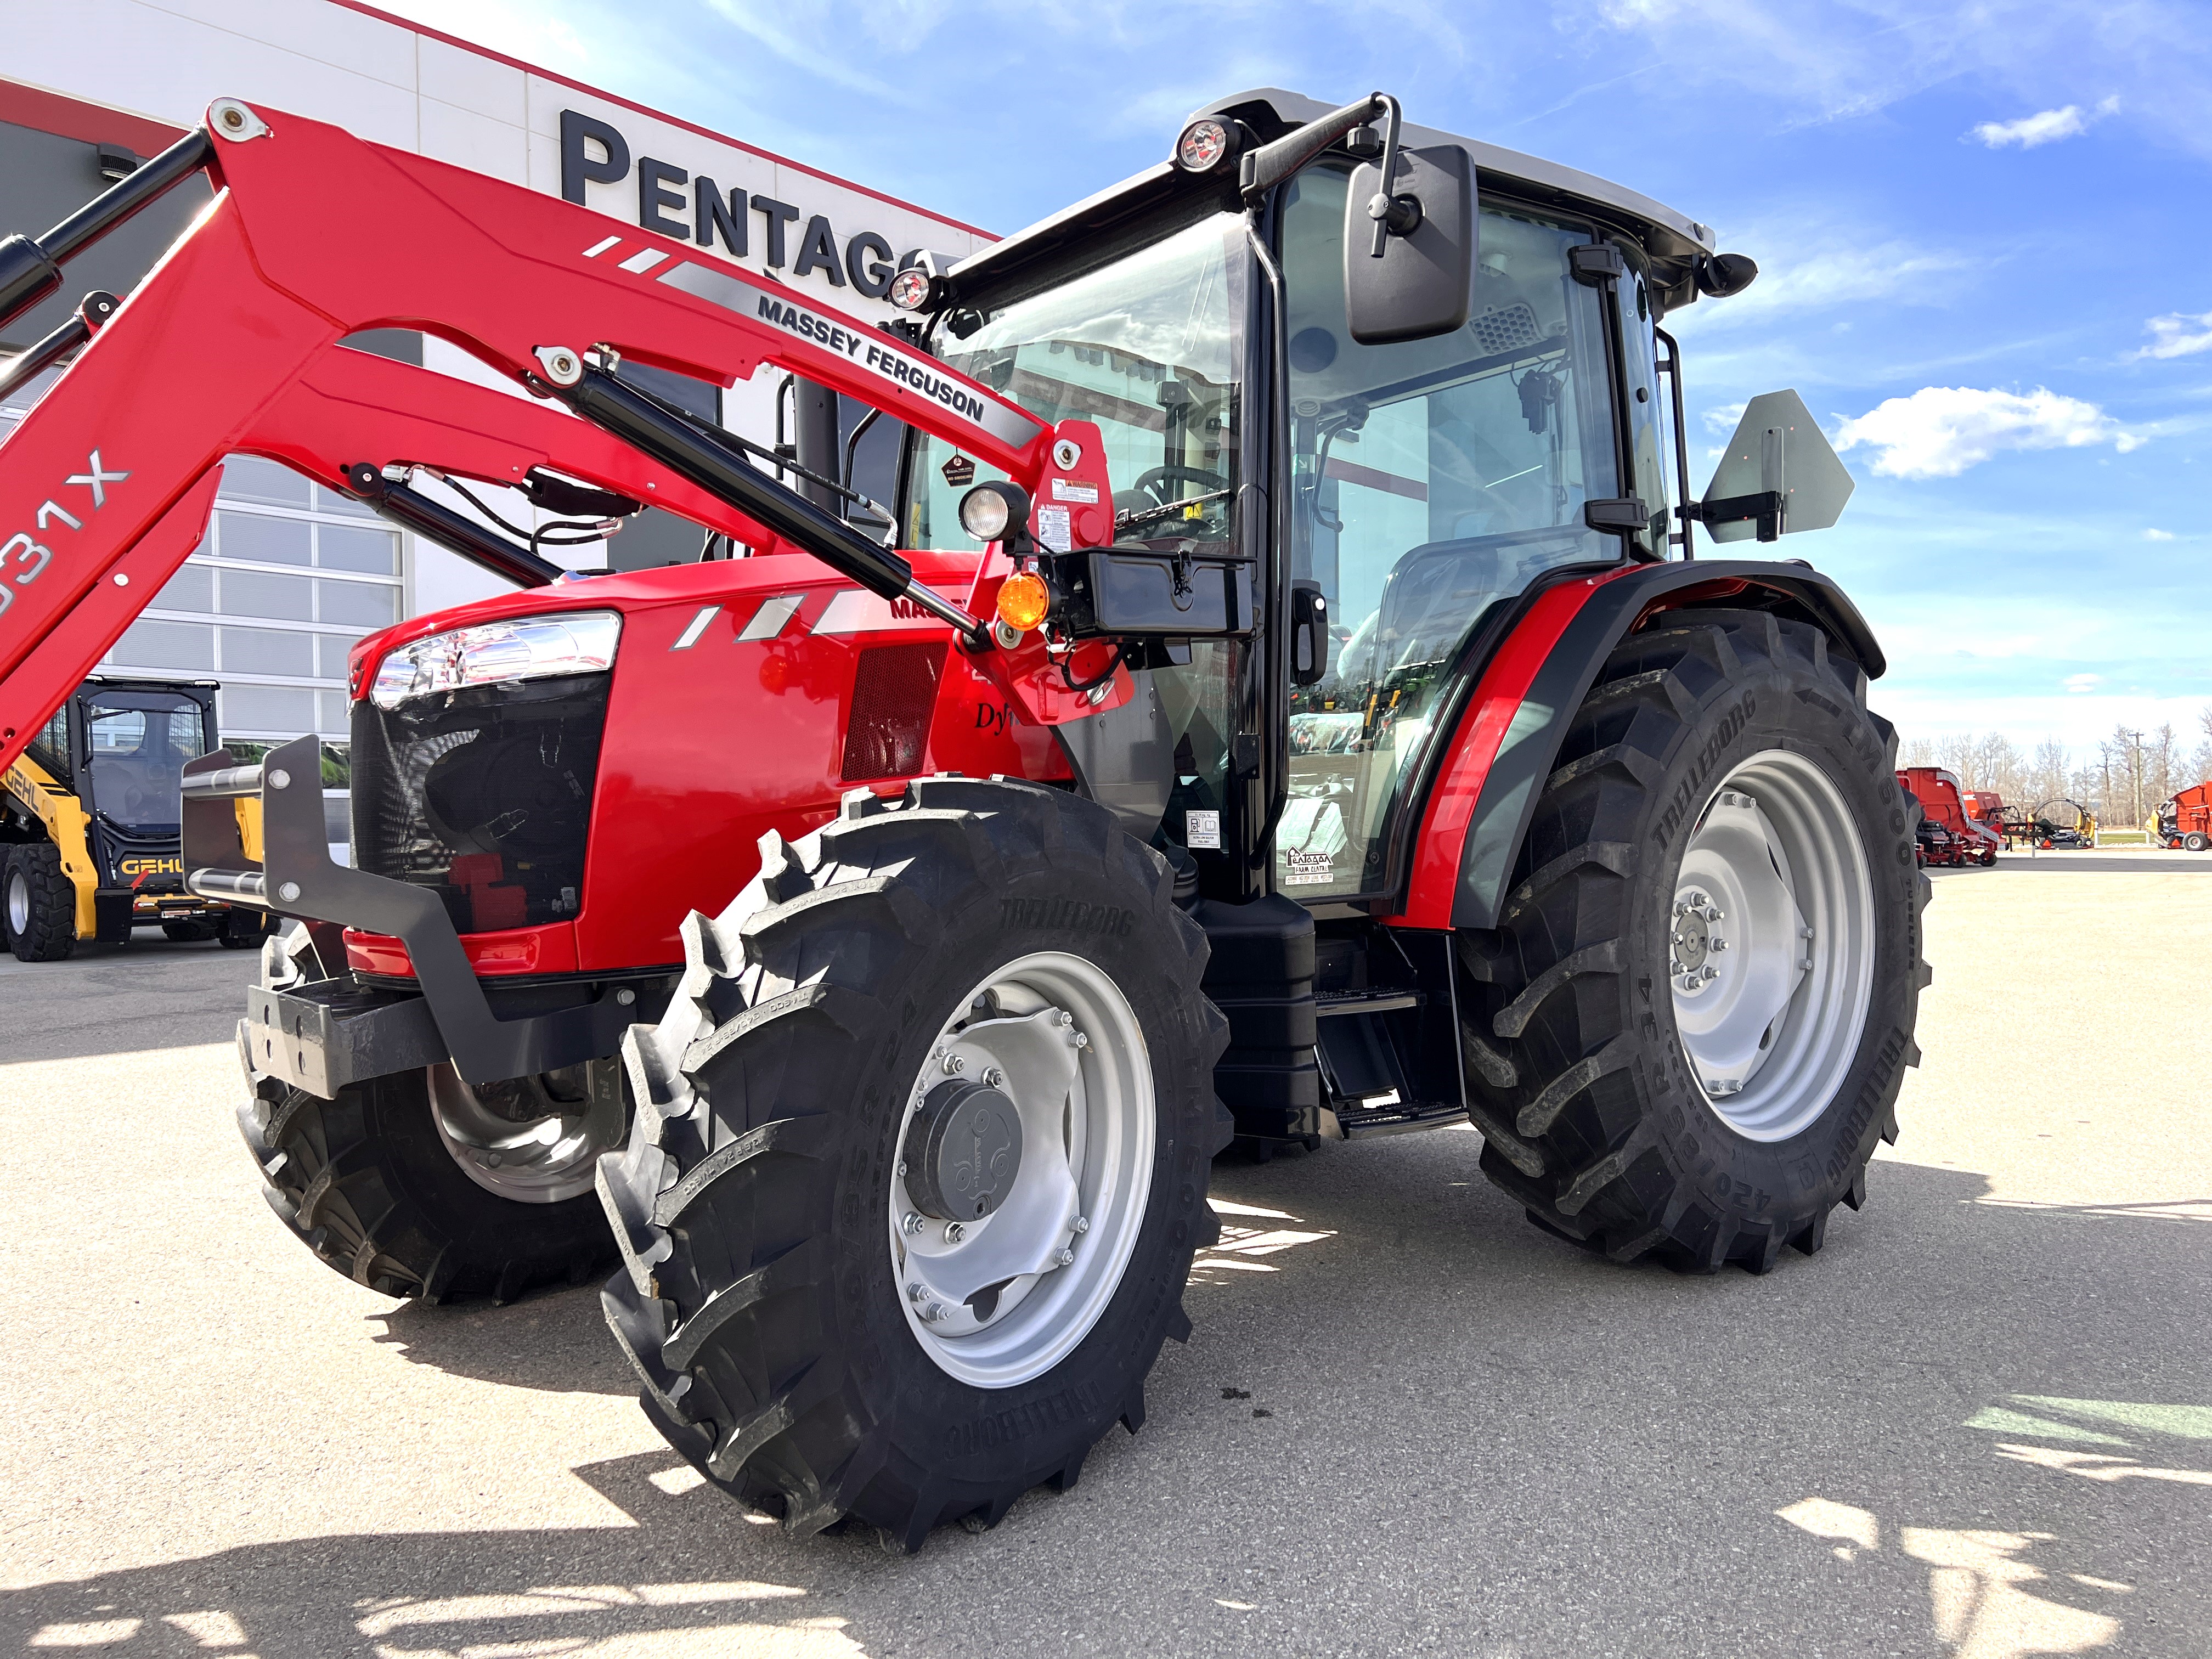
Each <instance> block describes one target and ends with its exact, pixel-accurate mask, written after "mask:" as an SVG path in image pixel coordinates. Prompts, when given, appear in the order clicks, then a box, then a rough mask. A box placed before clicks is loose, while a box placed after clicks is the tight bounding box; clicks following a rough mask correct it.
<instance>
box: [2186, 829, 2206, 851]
mask: <svg viewBox="0 0 2212 1659" xmlns="http://www.w3.org/2000/svg"><path fill="white" fill-rule="evenodd" d="M2181 844H2182V846H2183V847H2184V848H2186V849H2188V850H2189V851H2190V852H2192V853H2202V852H2203V851H2204V850H2205V849H2206V848H2212V836H2208V835H2206V834H2204V832H2203V831H2202V830H2201V829H2192V830H2191V831H2190V832H2189V833H2188V834H2187V835H2185V836H2183V837H2182V838H2181Z"/></svg>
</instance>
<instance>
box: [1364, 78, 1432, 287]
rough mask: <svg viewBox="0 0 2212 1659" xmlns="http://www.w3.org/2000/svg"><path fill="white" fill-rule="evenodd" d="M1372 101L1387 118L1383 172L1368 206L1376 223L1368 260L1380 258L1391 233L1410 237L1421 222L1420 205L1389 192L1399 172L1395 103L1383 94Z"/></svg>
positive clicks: (1384, 133) (1378, 94)
mask: <svg viewBox="0 0 2212 1659" xmlns="http://www.w3.org/2000/svg"><path fill="white" fill-rule="evenodd" d="M1374 101H1375V102H1376V103H1378V104H1380V105H1382V106H1383V115H1384V117H1385V121H1384V124H1383V171H1382V173H1381V174H1380V175H1379V176H1378V177H1377V179H1376V185H1377V186H1378V188H1377V189H1376V192H1375V194H1374V195H1373V196H1372V197H1370V198H1369V199H1368V203H1367V216H1368V217H1369V218H1370V219H1372V220H1373V221H1374V222H1375V245H1374V246H1372V247H1370V249H1369V250H1368V257H1369V258H1372V259H1379V258H1382V257H1383V249H1384V248H1385V247H1387V246H1389V242H1390V238H1391V236H1392V235H1393V234H1396V235H1400V236H1404V235H1407V234H1411V233H1412V231H1413V227H1414V226H1416V225H1418V224H1419V223H1420V222H1421V204H1419V202H1418V201H1416V200H1414V199H1413V197H1410V196H1408V197H1395V196H1393V195H1391V193H1390V180H1391V178H1392V177H1393V175H1395V173H1397V171H1398V100H1396V99H1395V98H1393V97H1391V96H1390V94H1388V93H1386V92H1378V93H1376V94H1375V99H1374Z"/></svg>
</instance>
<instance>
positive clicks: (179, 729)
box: [84, 691, 211, 836]
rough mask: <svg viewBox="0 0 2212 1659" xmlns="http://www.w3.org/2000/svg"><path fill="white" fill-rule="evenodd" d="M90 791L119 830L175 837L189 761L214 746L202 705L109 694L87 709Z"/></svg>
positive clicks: (167, 695)
mask: <svg viewBox="0 0 2212 1659" xmlns="http://www.w3.org/2000/svg"><path fill="white" fill-rule="evenodd" d="M84 726H85V757H86V759H87V761H88V765H87V767H86V769H85V778H86V787H85V790H84V793H85V794H86V795H87V796H88V798H89V799H88V803H87V804H88V805H90V806H91V808H92V810H93V811H94V812H96V813H97V814H99V816H100V817H101V818H102V819H104V820H105V821H106V822H107V823H109V824H111V825H112V826H113V827H114V828H116V829H120V830H123V831H125V832H126V833H128V834H131V835H137V836H174V835H175V834H177V829H178V818H179V807H178V801H179V792H180V783H181V780H182V777H183V774H184V769H185V762H186V761H188V760H191V758H192V757H195V756H196V755H198V754H200V753H202V752H203V751H204V750H206V749H208V748H209V747H210V746H211V745H210V744H209V743H208V742H207V741H206V740H205V739H206V733H205V732H204V731H203V729H202V726H203V719H202V715H201V713H200V706H199V704H197V702H193V701H192V700H191V698H190V697H184V696H177V695H176V694H175V693H173V692H167V691H105V692H102V693H100V695H99V696H94V697H91V698H88V699H87V701H86V703H85V710H84Z"/></svg>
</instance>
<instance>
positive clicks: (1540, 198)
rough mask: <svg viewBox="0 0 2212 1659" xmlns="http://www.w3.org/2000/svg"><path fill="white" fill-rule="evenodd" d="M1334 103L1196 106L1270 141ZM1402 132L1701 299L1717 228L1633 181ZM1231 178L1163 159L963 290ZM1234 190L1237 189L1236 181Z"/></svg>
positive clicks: (1682, 297) (1659, 280)
mask: <svg viewBox="0 0 2212 1659" xmlns="http://www.w3.org/2000/svg"><path fill="white" fill-rule="evenodd" d="M1334 107H1336V106H1334V105H1330V104H1324V103H1322V101H1321V100H1318V99H1314V98H1309V97H1307V96H1305V95H1304V94H1303V93H1296V92H1288V91H1285V90H1284V89H1283V88H1279V87H1262V88H1255V89H1253V90H1251V91H1247V92H1238V93H1232V94H1230V95H1229V96H1228V97H1225V98H1220V99H1216V100H1214V101H1213V102H1212V103H1210V104H1207V105H1206V106H1203V107H1202V108H1200V109H1197V110H1194V111H1193V112H1191V114H1190V116H1189V117H1188V119H1189V120H1195V119H1196V118H1198V117H1199V116H1201V115H1226V116H1233V117H1234V118H1237V119H1238V120H1240V121H1242V122H1243V123H1244V124H1245V125H1247V126H1249V127H1250V128H1251V129H1253V131H1255V133H1256V134H1257V135H1258V137H1259V138H1260V140H1261V143H1267V142H1269V141H1271V140H1273V139H1274V138H1277V137H1280V136H1281V135H1282V134H1284V133H1285V132H1288V131H1291V129H1292V128H1294V127H1297V126H1302V125H1304V124H1305V123H1307V122H1308V121H1311V120H1315V119H1317V118H1320V117H1322V116H1323V115H1327V114H1328V112H1330V111H1331V110H1332V109H1333V108H1334ZM1402 138H1403V142H1405V143H1407V144H1408V145H1410V146H1412V147H1413V148H1415V149H1428V148H1431V147H1435V146H1439V145H1443V144H1456V145H1458V146H1459V147H1460V148H1461V149H1464V150H1466V151H1467V153H1468V155H1470V156H1471V157H1473V159H1474V166H1475V172H1476V176H1477V179H1478V180H1479V181H1480V184H1481V185H1483V187H1485V188H1486V189H1492V190H1503V191H1504V192H1505V193H1506V194H1509V195H1513V196H1519V197H1527V198H1529V199H1530V200H1532V201H1534V202H1536V203H1538V204H1545V205H1550V206H1554V207H1558V208H1560V209H1563V210H1569V211H1574V212H1580V213H1584V214H1587V215H1589V216H1591V217H1593V218H1595V219H1597V220H1600V221H1601V222H1604V223H1605V224H1606V225H1607V226H1608V227H1609V228H1613V229H1615V230H1619V231H1624V232H1626V233H1627V234H1629V235H1630V236H1632V237H1633V238H1634V239H1635V240H1636V241H1637V242H1638V243H1639V244H1640V245H1641V246H1643V248H1644V252H1645V254H1646V255H1647V256H1648V257H1649V258H1650V260H1651V263H1652V265H1653V271H1652V279H1653V285H1654V287H1655V288H1656V289H1657V291H1658V292H1657V296H1656V297H1657V298H1658V299H1659V300H1660V302H1661V304H1662V306H1663V307H1667V308H1669V309H1671V308H1673V307H1676V306H1680V305H1684V304H1686V303H1688V302H1689V301H1691V300H1692V299H1694V298H1696V297H1697V291H1698V290H1697V284H1696V282H1695V280H1694V277H1695V272H1696V267H1697V264H1698V262H1699V260H1700V259H1701V258H1704V257H1705V255H1707V254H1710V253H1711V252H1713V251H1714V246H1715V244H1714V237H1713V232H1712V228H1711V226H1709V225H1705V224H1701V223H1699V222H1698V221H1696V220H1694V219H1691V218H1688V217H1686V216H1684V215H1682V214H1680V213H1677V212H1675V211H1674V209H1672V208H1670V207H1668V206H1665V205H1664V204H1661V203H1658V202H1655V201H1653V200H1652V199H1651V198H1650V197H1648V196H1645V195H1643V194H1641V193H1639V192H1638V191H1632V190H1630V189H1628V188H1627V187H1626V185H1616V184H1613V182H1611V181H1610V180H1608V179H1601V178H1599V177H1597V176H1596V175H1595V173H1583V172H1582V171H1581V170H1580V169H1578V168H1575V167H1565V166H1562V165H1561V164H1559V162H1557V161H1545V160H1544V159H1542V158H1541V156H1535V155H1523V154H1522V153H1521V152H1520V151H1518V150H1511V149H1504V148H1502V147H1501V146H1499V145H1497V144H1490V143H1483V142H1482V141H1481V140H1480V139H1475V138H1465V137H1461V136H1460V135H1458V134H1457V133H1451V132H1444V131H1440V130H1438V129H1437V128H1435V127H1425V126H1420V125H1416V124H1414V123H1413V122H1410V121H1409V122H1407V123H1406V125H1405V126H1404V127H1403V129H1402ZM1222 183H1223V181H1221V180H1219V179H1205V178H1197V177H1194V176H1193V175H1192V174H1190V173H1184V172H1182V170H1181V169H1179V168H1177V167H1175V166H1173V165H1172V164H1171V163H1170V162H1167V161H1160V162H1158V163H1156V164H1154V165H1153V166H1152V167H1147V168H1146V170H1145V171H1144V172H1142V173H1137V174H1134V175H1133V176H1132V177H1130V178H1127V179H1123V180H1122V181H1121V183H1120V184H1117V185H1111V186H1109V188H1107V189H1105V190H1102V191H1098V192H1097V194H1096V195H1094V196H1091V197H1085V199H1084V200H1082V201H1080V202H1078V203H1076V204H1074V205H1073V207H1068V208H1065V209H1062V210H1060V212H1058V213H1055V214H1054V215H1052V216H1050V217H1049V218H1046V219H1042V220H1039V221H1038V222H1036V224H1033V225H1030V227H1028V228H1026V229H1024V230H1018V231H1016V232H1015V233H1014V234H1012V235H1011V236H1008V237H1006V238H1005V239H1004V240H1000V241H998V242H994V243H993V244H992V245H991V246H988V247H985V248H982V249H980V250H979V251H977V252H975V253H973V254H970V255H969V257H968V258H965V259H963V260H961V261H959V262H958V263H957V264H953V265H952V266H951V270H950V272H949V273H948V274H949V276H950V277H951V287H952V289H953V292H954V293H955V295H963V296H964V295H973V294H975V293H977V292H978V291H980V290H981V289H982V288H984V287H986V286H987V285H991V284H994V283H997V282H998V281H999V280H1000V279H1001V278H1002V277H1004V276H1006V275H1008V274H1010V273H1011V272H1012V271H1014V270H1018V269H1020V268H1022V267H1025V266H1029V265H1031V264H1035V263H1036V262H1038V261H1041V260H1042V261H1050V260H1051V258H1052V256H1053V255H1054V253H1055V252H1059V251H1060V250H1061V249H1063V248H1065V247H1066V246H1068V245H1069V244H1071V243H1073V242H1075V241H1077V240H1082V241H1085V242H1088V241H1091V240H1093V239H1094V238H1096V237H1097V236H1098V235H1099V234H1100V233H1101V232H1107V233H1111V232H1113V231H1114V230H1115V229H1117V228H1122V227H1125V226H1127V225H1128V224H1130V223H1131V222H1133V221H1135V220H1138V219H1141V218H1148V217H1149V216H1151V214H1152V210H1154V209H1156V208H1158V207H1161V206H1162V205H1164V204H1166V203H1167V202H1169V201H1170V200H1173V199H1175V198H1176V197H1184V196H1187V195H1189V194H1192V193H1194V192H1199V191H1219V190H1220V189H1221V188H1222ZM1231 193H1232V194H1233V185H1231Z"/></svg>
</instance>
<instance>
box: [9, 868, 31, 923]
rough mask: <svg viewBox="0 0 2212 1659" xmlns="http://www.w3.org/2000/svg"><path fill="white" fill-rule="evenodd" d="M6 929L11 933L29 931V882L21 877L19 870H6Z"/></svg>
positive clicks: (21, 873)
mask: <svg viewBox="0 0 2212 1659" xmlns="http://www.w3.org/2000/svg"><path fill="white" fill-rule="evenodd" d="M8 931H9V933H29V932H30V931H31V884H30V883H29V882H27V881H26V880H24V879H23V872H21V870H10V871H9V872H8Z"/></svg>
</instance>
